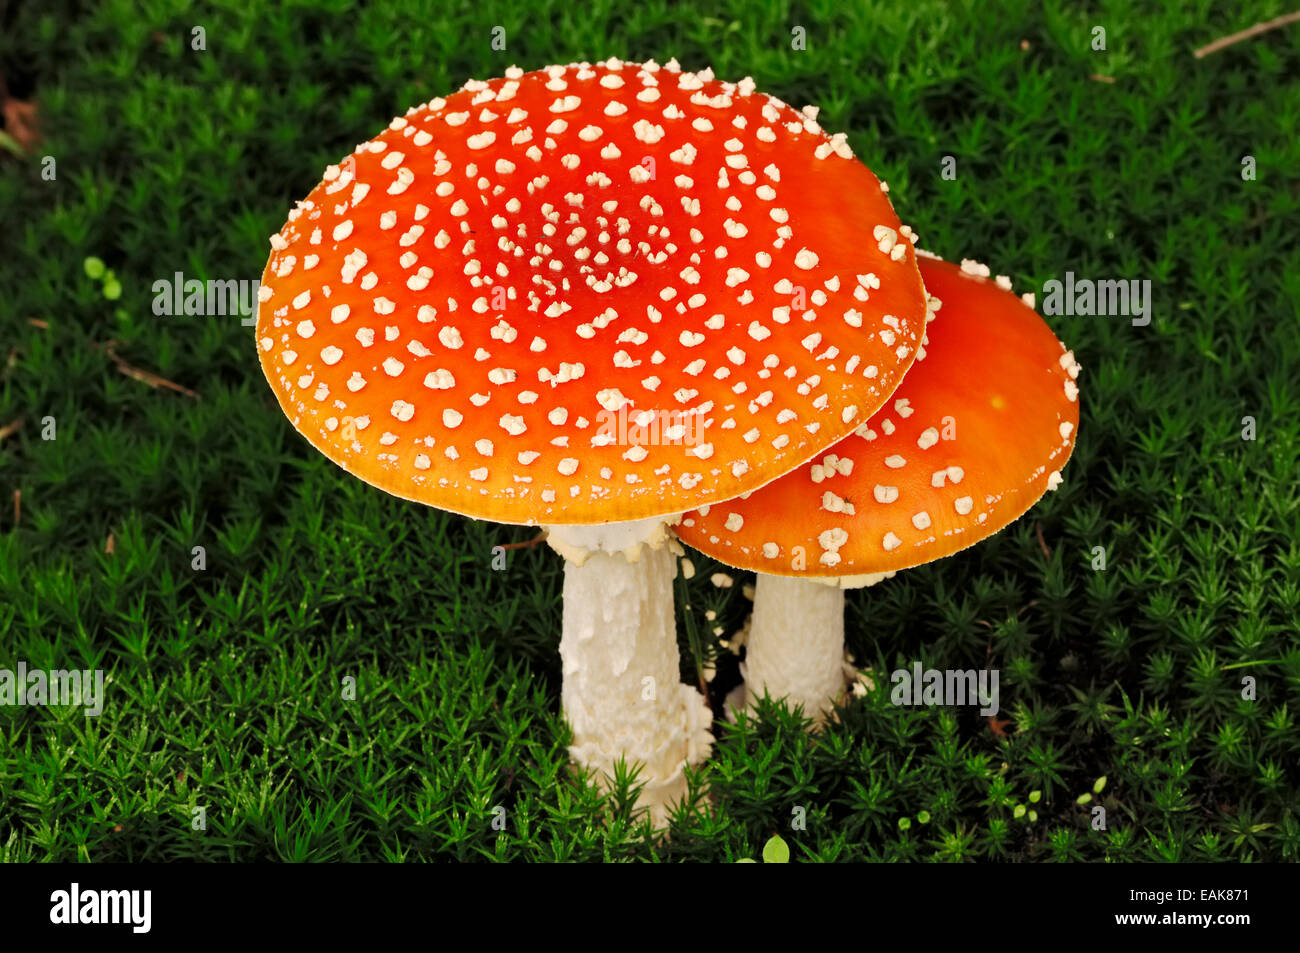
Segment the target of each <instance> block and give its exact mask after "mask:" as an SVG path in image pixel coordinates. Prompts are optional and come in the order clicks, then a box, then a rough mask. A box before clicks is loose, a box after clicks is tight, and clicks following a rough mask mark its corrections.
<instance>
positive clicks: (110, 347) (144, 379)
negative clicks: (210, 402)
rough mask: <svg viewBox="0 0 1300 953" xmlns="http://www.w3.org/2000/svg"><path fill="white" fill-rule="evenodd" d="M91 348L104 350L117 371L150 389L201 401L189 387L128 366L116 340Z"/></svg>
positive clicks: (94, 345)
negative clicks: (165, 389)
mask: <svg viewBox="0 0 1300 953" xmlns="http://www.w3.org/2000/svg"><path fill="white" fill-rule="evenodd" d="M91 347H94V348H97V349H99V350H102V351H103V352H104V353H105V354H107V355H108V358H109V360H111V361H112V362H113V363H114V364H116V365H117V369H118V370H119V371H121V372H122V373H123V374H125V375H126V376H127V377H130V378H132V379H134V380H137V381H140V382H141V383H143V384H148V385H149V386H150V387H153V388H155V389H156V388H159V387H166V388H169V389H171V390H174V391H176V392H177V393H180V394H184V395H185V396H186V397H193V398H194V399H195V400H199V399H200V398H199V395H198V394H196V393H195V392H194V391H192V390H190V389H189V388H188V387H182V386H181V385H180V384H177V383H176V382H175V381H169V380H168V379H167V378H165V377H159V376H158V375H157V374H154V373H152V372H150V371H146V370H141V369H140V368H138V367H135V366H134V365H132V364H128V363H127V362H126V361H124V360H123V359H122V358H120V357H118V355H117V342H116V341H114V340H108V341H105V342H104V343H103V344H92V345H91Z"/></svg>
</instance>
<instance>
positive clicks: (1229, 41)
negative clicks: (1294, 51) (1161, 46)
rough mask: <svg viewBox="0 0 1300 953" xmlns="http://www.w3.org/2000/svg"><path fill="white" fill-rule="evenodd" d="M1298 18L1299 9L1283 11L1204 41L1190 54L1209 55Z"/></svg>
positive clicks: (1299, 15)
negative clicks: (1277, 14)
mask: <svg viewBox="0 0 1300 953" xmlns="http://www.w3.org/2000/svg"><path fill="white" fill-rule="evenodd" d="M1297 20H1300V10H1297V11H1295V12H1294V13H1284V14H1282V16H1280V17H1274V18H1273V19H1271V20H1264V21H1263V22H1261V23H1256V24H1255V25H1254V26H1251V27H1246V29H1244V30H1238V31H1237V32H1236V33H1229V34H1228V35H1227V36H1221V37H1219V38H1218V39H1217V40H1215V41H1214V42H1213V43H1206V44H1205V45H1204V46H1202V47H1201V48H1200V49H1199V50H1193V51H1192V55H1193V56H1195V57H1196V58H1197V59H1198V60H1199V59H1203V58H1205V57H1207V56H1209V55H1210V54H1211V53H1217V52H1219V50H1222V49H1224V48H1226V47H1229V46H1232V45H1234V44H1236V43H1240V42H1241V41H1242V40H1249V39H1250V38H1251V37H1254V36H1259V35H1260V34H1261V33H1267V32H1268V31H1269V30H1276V29H1277V28H1278V27H1282V26H1286V25H1287V24H1288V23H1295V22H1296V21H1297Z"/></svg>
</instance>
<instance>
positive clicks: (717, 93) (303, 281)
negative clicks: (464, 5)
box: [257, 60, 925, 524]
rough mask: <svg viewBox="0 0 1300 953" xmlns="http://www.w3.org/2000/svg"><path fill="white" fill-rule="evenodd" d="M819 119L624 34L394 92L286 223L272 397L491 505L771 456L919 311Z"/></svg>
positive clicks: (832, 414) (772, 472)
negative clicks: (486, 76)
mask: <svg viewBox="0 0 1300 953" xmlns="http://www.w3.org/2000/svg"><path fill="white" fill-rule="evenodd" d="M815 116H816V110H814V109H812V108H811V107H809V108H807V109H805V110H803V111H802V112H799V111H796V110H795V109H793V108H792V107H790V106H787V105H786V104H784V103H782V102H780V101H779V100H777V99H774V98H773V97H771V96H767V95H764V94H761V93H757V92H755V90H754V85H753V82H752V81H751V80H744V81H742V82H740V83H738V84H732V83H723V82H720V81H718V80H716V79H714V78H713V75H712V73H711V72H710V71H708V70H706V71H703V72H701V73H690V72H683V71H681V70H680V69H679V68H678V67H677V66H676V64H675V63H670V64H668V65H667V66H666V67H660V66H658V65H656V64H654V63H646V64H644V65H641V64H623V63H620V62H617V61H614V60H611V61H609V62H607V63H602V64H598V65H594V66H593V65H590V64H585V63H583V64H573V65H569V66H554V67H550V68H548V69H545V70H539V71H537V72H531V73H524V72H523V71H522V70H518V69H514V68H512V69H510V70H508V71H507V73H506V76H505V77H504V78H501V79H494V80H490V81H471V82H469V83H467V84H466V85H465V87H464V88H463V89H462V90H461V91H460V92H457V93H455V94H453V95H451V96H448V97H446V98H445V99H443V98H439V99H435V100H433V101H432V102H429V103H427V104H425V105H423V106H420V107H417V108H415V109H412V110H410V111H409V112H408V113H407V114H406V116H405V117H401V118H397V119H394V120H393V122H392V123H391V124H390V125H389V127H388V129H387V130H385V131H384V132H382V133H381V134H380V135H379V136H377V137H376V138H374V139H373V140H371V141H369V142H366V143H362V144H361V145H360V146H358V147H357V148H356V150H355V152H354V153H353V154H352V155H350V156H348V157H347V158H346V159H345V160H344V161H343V162H342V163H341V164H340V165H339V166H331V167H330V168H329V169H327V170H326V173H325V179H324V181H323V182H321V183H320V184H319V185H317V186H316V188H315V189H313V190H312V192H311V194H310V195H309V196H308V198H307V199H306V200H304V201H302V202H300V203H299V205H298V207H297V208H296V209H295V210H294V211H293V212H291V213H290V215H289V221H288V223H287V224H286V225H285V226H284V228H283V229H282V230H281V231H280V233H279V234H277V235H275V236H273V237H272V240H271V244H272V252H271V256H270V260H269V261H268V263H267V267H266V271H265V273H264V275H263V279H262V288H261V293H260V299H259V300H260V302H261V305H260V308H259V313H258V323H257V336H258V344H259V351H260V354H261V359H262V366H263V369H264V371H265V373H266V376H267V379H268V380H269V381H270V383H271V386H272V388H273V389H274V391H275V393H276V396H277V397H278V399H279V401H280V404H281V406H282V408H283V409H284V412H285V414H286V415H288V417H289V419H290V420H291V421H292V422H293V424H294V426H295V427H296V428H297V429H298V430H299V431H300V432H301V433H302V434H303V435H304V436H306V437H307V439H308V440H310V441H311V443H312V444H313V445H314V446H315V447H316V448H317V449H318V450H320V451H321V452H322V453H324V454H325V455H326V456H328V457H329V458H330V459H331V460H333V461H334V462H336V463H338V464H339V465H340V466H342V467H343V468H344V469H346V470H348V471H349V472H351V473H353V474H355V475H356V476H358V477H360V478H362V479H363V480H365V481H367V482H368V483H372V484H374V485H375V486H378V487H381V488H382V489H384V490H387V491H388V492H389V493H392V494H395V495H397V496H400V497H404V498H408V499H413V500H419V501H421V502H424V503H429V504H432V505H434V506H438V507H440V508H442V509H446V510H451V511H454V512H458V513H464V514H467V515H470V516H476V517H483V518H488V519H493V520H498V521H501V522H516V523H533V522H548V523H570V524H583V523H604V522H611V521H620V520H632V519H640V518H648V517H654V516H664V515H668V514H672V513H678V512H681V511H682V510H685V509H688V508H690V507H692V506H698V505H699V504H700V503H702V502H708V501H710V500H724V499H728V498H731V497H734V496H737V495H738V494H740V493H744V492H746V491H749V490H753V489H756V488H757V487H759V486H762V485H763V484H765V483H767V482H769V481H771V480H772V479H775V478H776V477H777V476H779V475H780V474H782V473H785V472H787V471H789V470H791V469H792V468H794V467H795V466H798V465H799V464H800V463H802V462H804V461H806V460H808V459H809V458H811V457H812V456H813V455H815V454H816V453H818V452H819V451H821V450H823V449H825V448H826V447H828V446H830V445H831V444H832V443H834V442H835V441H836V440H838V439H840V438H841V437H843V436H844V435H845V434H847V433H849V432H850V431H851V430H852V429H853V428H854V427H856V426H857V425H859V424H860V423H861V422H862V421H863V420H865V419H866V417H867V416H869V415H870V414H871V413H872V412H874V411H875V409H876V408H877V407H879V406H881V405H882V404H883V402H884V401H885V400H886V399H887V398H888V396H889V394H890V393H891V392H892V391H893V390H894V388H895V386H897V383H898V381H899V380H900V379H901V377H902V375H903V373H904V372H905V371H906V370H907V368H908V366H910V364H911V362H912V360H913V359H914V357H915V353H916V348H917V345H918V342H919V339H920V337H921V335H922V334H923V333H924V314H925V298H924V289H923V287H922V284H921V279H920V275H919V273H918V271H917V268H916V264H915V253H914V251H913V249H912V243H913V242H914V241H915V236H914V235H913V234H912V233H911V231H910V230H909V229H907V228H906V227H905V226H901V225H900V224H899V222H898V219H897V217H896V216H895V215H894V212H893V209H892V207H891V206H890V204H889V201H888V199H887V198H886V197H885V195H884V193H883V191H882V187H881V185H880V183H879V181H878V180H877V179H876V177H875V176H874V175H872V173H871V171H870V170H869V169H867V167H866V166H865V165H863V164H862V163H861V162H858V161H857V160H855V159H853V158H852V154H851V153H850V152H849V149H848V147H847V146H846V144H845V141H844V137H843V136H842V135H836V136H828V135H826V134H825V133H824V132H823V131H822V130H821V128H820V127H819V126H818V125H817V123H816V121H815ZM873 332H874V333H873Z"/></svg>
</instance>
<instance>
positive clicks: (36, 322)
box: [27, 318, 50, 331]
mask: <svg viewBox="0 0 1300 953" xmlns="http://www.w3.org/2000/svg"><path fill="white" fill-rule="evenodd" d="M27 323H28V324H30V325H31V326H32V327H34V328H40V329H41V330H42V331H48V330H49V329H50V322H48V321H45V320H42V319H41V318H28V319H27Z"/></svg>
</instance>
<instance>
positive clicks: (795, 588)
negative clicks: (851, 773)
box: [735, 572, 893, 727]
mask: <svg viewBox="0 0 1300 953" xmlns="http://www.w3.org/2000/svg"><path fill="white" fill-rule="evenodd" d="M892 575H893V573H892V572H891V573H882V574H875V575H871V576H850V577H844V578H842V579H830V578H827V579H822V578H809V577H799V576H770V575H767V574H766V573H759V574H758V578H757V580H756V581H755V585H754V615H753V619H752V621H751V622H750V627H749V632H748V634H747V635H746V637H745V661H744V662H742V663H741V665H740V673H741V676H742V677H743V678H744V680H745V692H744V694H743V696H739V695H737V696H736V697H735V699H736V701H737V702H738V703H740V704H747V705H748V706H750V707H751V708H752V707H754V705H755V703H756V701H757V700H758V699H759V698H760V697H762V696H763V695H764V694H767V695H770V696H771V697H772V698H773V699H785V701H786V704H787V705H788V706H789V707H790V708H791V709H793V708H796V707H802V708H803V712H804V715H805V716H807V717H809V718H812V719H813V725H814V727H820V726H821V725H822V724H823V723H824V722H825V720H826V716H827V715H828V714H830V712H831V709H832V708H833V707H834V706H835V705H836V703H838V702H840V701H841V700H842V699H843V697H844V690H845V688H846V686H847V684H848V682H849V680H850V679H851V678H853V677H854V676H855V675H856V671H855V670H854V669H853V667H852V666H851V665H849V664H848V663H847V662H846V661H845V653H844V589H845V588H856V587H858V586H869V585H872V584H874V583H876V582H879V581H880V580H881V579H884V578H887V577H888V576H892Z"/></svg>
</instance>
